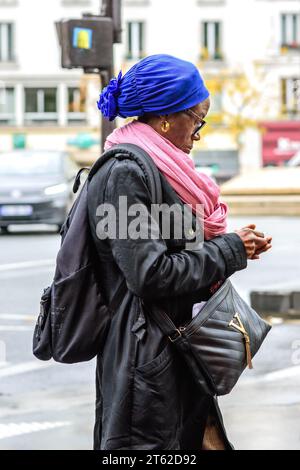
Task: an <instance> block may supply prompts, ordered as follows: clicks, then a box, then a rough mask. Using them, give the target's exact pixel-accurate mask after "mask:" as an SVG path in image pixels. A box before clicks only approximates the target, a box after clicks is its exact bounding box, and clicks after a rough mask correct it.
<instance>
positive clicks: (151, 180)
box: [79, 144, 163, 312]
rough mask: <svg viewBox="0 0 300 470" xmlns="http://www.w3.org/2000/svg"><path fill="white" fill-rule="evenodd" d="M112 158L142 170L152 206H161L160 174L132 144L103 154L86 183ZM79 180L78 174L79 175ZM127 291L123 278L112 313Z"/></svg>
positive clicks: (150, 161)
mask: <svg viewBox="0 0 300 470" xmlns="http://www.w3.org/2000/svg"><path fill="white" fill-rule="evenodd" d="M112 158H117V159H118V160H124V159H128V158H129V159H131V160H134V161H136V163H137V164H138V165H139V166H140V168H141V169H142V170H143V173H144V175H145V178H146V181H147V185H148V188H149V191H150V194H151V200H152V204H162V202H163V197H162V185H161V179H160V173H159V170H158V168H157V166H156V165H155V163H154V161H153V159H152V158H151V157H150V155H149V154H148V153H147V152H145V150H143V149H142V148H140V147H138V146H137V145H134V144H119V145H115V146H113V147H112V148H110V149H109V150H107V151H106V152H104V153H103V154H102V155H101V157H100V158H98V160H96V162H95V163H94V165H93V166H92V168H91V169H90V172H89V174H88V178H87V180H88V182H89V181H90V180H91V179H92V177H93V176H94V174H95V173H96V172H97V171H98V170H99V169H100V168H101V166H103V164H104V163H105V162H106V161H107V160H110V159H112ZM79 179H80V174H79ZM79 184H80V183H79ZM127 291H128V288H127V284H126V280H125V278H123V279H122V281H121V282H120V284H119V286H118V288H117V291H116V293H115V295H114V296H113V299H112V301H111V302H110V305H109V309H110V310H112V311H113V312H114V311H115V310H116V309H117V307H118V306H119V305H120V303H121V301H122V299H123V298H124V296H125V294H126V292H127Z"/></svg>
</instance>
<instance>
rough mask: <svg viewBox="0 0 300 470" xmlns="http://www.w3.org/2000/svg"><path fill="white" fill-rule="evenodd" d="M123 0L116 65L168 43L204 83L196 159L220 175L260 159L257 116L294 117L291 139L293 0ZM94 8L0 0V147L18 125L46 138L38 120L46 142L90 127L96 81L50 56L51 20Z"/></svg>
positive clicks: (299, 53) (295, 106)
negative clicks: (205, 107)
mask: <svg viewBox="0 0 300 470" xmlns="http://www.w3.org/2000/svg"><path fill="white" fill-rule="evenodd" d="M122 7H123V8H122V10H123V15H122V16H123V43H122V44H117V45H115V46H114V48H115V65H116V73H117V72H118V70H119V69H120V68H121V69H122V70H123V72H125V71H126V70H127V69H128V68H129V67H130V66H131V65H133V64H134V63H135V62H136V61H137V60H139V59H141V58H142V57H145V56H146V55H150V54H156V53H168V54H173V55H177V56H178V57H181V58H183V59H186V60H190V61H192V62H194V63H195V64H197V65H198V66H199V69H200V71H201V73H202V74H203V76H204V78H205V80H206V82H207V85H208V87H209V89H210V90H211V98H212V99H211V102H212V104H211V109H210V113H209V116H208V121H209V124H210V126H206V129H205V131H204V132H203V135H204V137H205V138H204V139H202V141H201V142H200V144H199V146H197V149H196V152H195V158H196V160H197V159H199V161H201V162H202V163H205V164H206V163H207V162H209V161H210V159H211V156H212V155H213V156H214V160H213V163H216V164H219V163H218V162H219V161H223V162H224V161H225V160H226V159H227V160H226V161H228V165H227V167H228V168H227V170H226V169H224V171H225V173H226V171H227V172H228V175H229V174H230V171H237V168H238V166H240V167H241V169H242V170H247V169H248V168H251V167H257V166H260V165H261V164H262V163H263V158H264V152H263V140H266V138H265V139H263V136H265V134H266V133H267V132H268V129H269V127H268V125H264V123H269V122H273V121H276V122H277V123H279V134H280V122H282V123H284V128H285V129H286V128H287V123H288V122H293V125H292V128H293V133H292V134H291V135H292V137H291V138H292V139H294V140H293V145H291V147H293V148H297V139H296V141H295V135H297V122H299V121H300V99H299V94H300V91H299V89H300V85H299V84H300V9H299V0H123V1H122ZM99 9H100V2H99V1H98V0H51V1H50V0H43V1H40V0H0V126H1V131H0V132H1V141H2V142H1V143H0V150H4V149H7V148H9V147H10V146H11V145H12V137H11V135H12V134H14V133H18V132H21V133H22V132H23V133H26V134H27V135H28V145H29V146H30V145H32V146H33V145H34V146H39V145H46V140H45V138H44V136H45V130H47V133H48V134H49V133H52V134H53V135H55V139H53V140H52V143H51V142H50V143H49V142H48V143H47V145H53V144H54V142H55V143H56V145H59V146H64V145H66V140H67V136H68V135H72V136H73V137H74V135H76V133H80V132H86V133H92V134H93V135H94V137H96V136H98V133H99V113H98V111H97V109H96V105H95V102H96V99H97V95H98V92H99V82H98V80H97V77H96V76H85V75H83V74H82V72H81V70H70V71H69V70H64V69H62V68H61V67H60V66H59V64H60V56H59V48H58V42H57V38H56V32H55V27H54V24H55V21H57V20H60V19H61V18H66V17H74V18H76V17H78V18H79V17H80V16H81V14H82V13H83V12H90V13H94V14H98V12H99ZM259 123H262V125H259ZM295 123H296V124H295ZM295 126H296V133H295ZM277 130H278V129H277ZM8 131H10V132H8ZM287 138H288V137H287ZM275 153H276V152H275ZM268 163H270V161H269V162H268ZM271 163H272V162H271ZM225 166H226V165H225ZM230 168H232V169H230Z"/></svg>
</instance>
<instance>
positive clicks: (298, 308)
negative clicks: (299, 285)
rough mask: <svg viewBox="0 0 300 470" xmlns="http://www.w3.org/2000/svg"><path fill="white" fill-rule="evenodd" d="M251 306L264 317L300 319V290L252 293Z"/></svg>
mask: <svg viewBox="0 0 300 470" xmlns="http://www.w3.org/2000/svg"><path fill="white" fill-rule="evenodd" d="M250 304H251V307H252V308H253V309H254V310H256V311H257V312H258V313H259V314H260V315H261V316H262V317H267V316H274V317H281V318H286V319H300V290H299V291H251V292H250Z"/></svg>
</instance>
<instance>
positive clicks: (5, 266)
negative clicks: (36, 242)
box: [0, 259, 55, 272]
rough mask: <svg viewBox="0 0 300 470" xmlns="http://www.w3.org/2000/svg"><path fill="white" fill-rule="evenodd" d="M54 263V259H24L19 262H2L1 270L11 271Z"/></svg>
mask: <svg viewBox="0 0 300 470" xmlns="http://www.w3.org/2000/svg"><path fill="white" fill-rule="evenodd" d="M54 263H55V260H54V259H40V260H33V261H22V262H19V263H7V264H0V272H1V271H11V270H13V269H27V268H35V267H37V266H52V265H54Z"/></svg>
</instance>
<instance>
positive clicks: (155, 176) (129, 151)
mask: <svg viewBox="0 0 300 470" xmlns="http://www.w3.org/2000/svg"><path fill="white" fill-rule="evenodd" d="M111 158H117V159H118V160H124V159H126V158H129V159H131V160H134V161H136V163H137V164H138V165H139V166H140V167H141V169H142V170H143V173H144V175H145V178H146V181H147V184H148V187H149V191H150V194H151V199H152V204H162V186H161V180H160V173H159V170H158V168H157V166H156V165H155V163H154V161H153V159H152V158H151V157H150V155H149V154H148V153H147V152H145V150H143V149H142V148H140V147H138V146H137V145H134V144H119V145H114V146H113V147H112V148H110V149H109V150H107V151H106V152H104V153H103V154H102V156H101V157H100V158H98V160H97V161H96V162H95V163H94V165H93V166H92V168H91V170H90V172H89V175H88V180H89V181H90V180H91V179H92V177H93V176H94V174H95V173H96V172H97V171H98V170H99V168H101V166H102V165H103V164H104V163H105V162H106V161H107V160H109V159H111Z"/></svg>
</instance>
